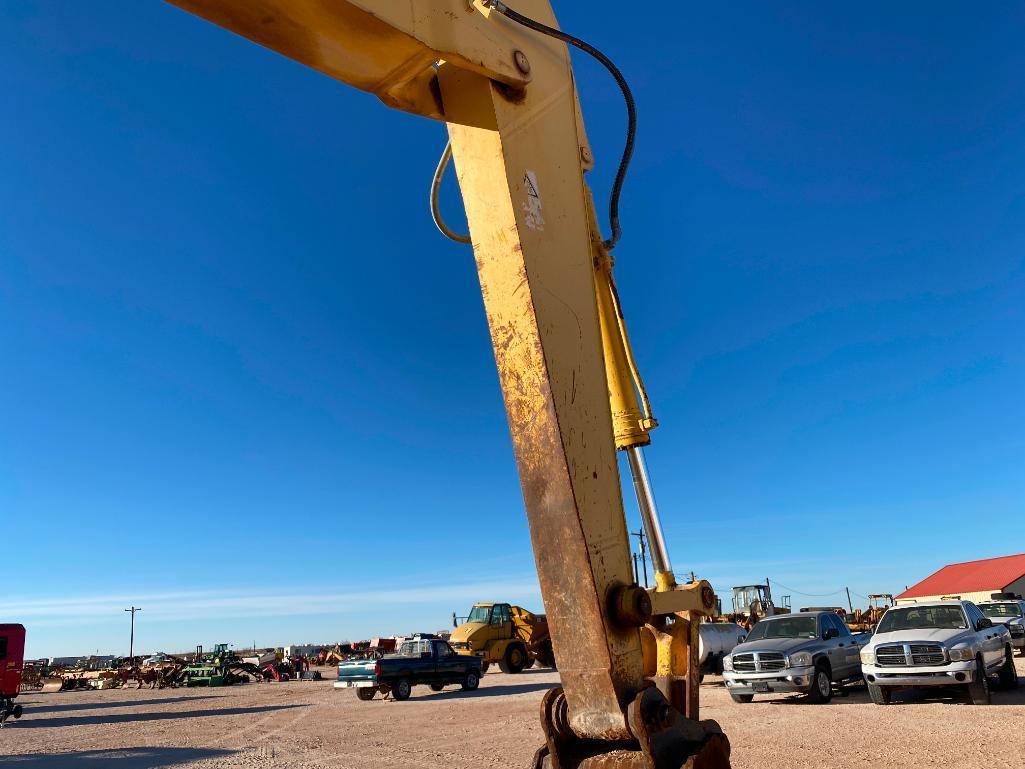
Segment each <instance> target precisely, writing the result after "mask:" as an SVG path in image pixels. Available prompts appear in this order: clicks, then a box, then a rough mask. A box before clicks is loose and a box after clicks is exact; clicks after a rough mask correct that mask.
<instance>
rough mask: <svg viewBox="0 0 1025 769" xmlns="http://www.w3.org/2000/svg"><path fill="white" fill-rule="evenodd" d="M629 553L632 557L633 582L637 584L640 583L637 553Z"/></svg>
mask: <svg viewBox="0 0 1025 769" xmlns="http://www.w3.org/2000/svg"><path fill="white" fill-rule="evenodd" d="M630 555H632V556H633V559H634V582H636V583H637V584H638V585H639V584H641V576H640V573H639V572H638V571H637V553H630Z"/></svg>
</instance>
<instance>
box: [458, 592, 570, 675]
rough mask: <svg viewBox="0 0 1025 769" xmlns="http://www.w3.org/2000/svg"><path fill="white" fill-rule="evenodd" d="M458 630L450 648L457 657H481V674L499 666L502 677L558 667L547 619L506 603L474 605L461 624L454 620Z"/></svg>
mask: <svg viewBox="0 0 1025 769" xmlns="http://www.w3.org/2000/svg"><path fill="white" fill-rule="evenodd" d="M452 624H453V625H455V630H453V631H452V636H451V637H450V638H449V645H451V647H452V648H453V649H455V650H456V653H458V654H465V655H470V656H475V657H481V658H482V659H483V661H484V664H483V665H482V672H485V673H486V672H487V670H488V666H489V665H492V664H496V665H498V667H499V668H500V669H501V670H502V672H503V673H519V672H521V671H522V670H523V669H524V668H528V667H530V666H531V665H533V664H535V662H536V663H538V664H540V665H541V666H543V667H548V668H554V667H555V652H554V651H553V649H552V637H551V634H550V633H549V632H548V618H547V617H545V615H543V614H534V613H533V612H529V611H527V610H526V609H524V608H522V607H519V606H512V605H511V604H507V603H475V604H474V605H473V608H472V609H471V610H470V614H469V615H468V616H467V617H466V621H465V622H462V623H459V622H458V621H457V620H456V619H455V618H454V617H453V622H452Z"/></svg>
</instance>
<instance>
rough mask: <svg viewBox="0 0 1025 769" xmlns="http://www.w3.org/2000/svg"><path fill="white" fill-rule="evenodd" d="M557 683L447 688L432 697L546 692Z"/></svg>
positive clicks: (451, 697)
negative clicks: (472, 689) (474, 688)
mask: <svg viewBox="0 0 1025 769" xmlns="http://www.w3.org/2000/svg"><path fill="white" fill-rule="evenodd" d="M555 686H556V684H550V683H549V684H543V683H542V684H520V685H519V686H517V685H516V684H505V685H502V686H487V687H484V686H482V687H481V688H480V689H476V690H474V691H472V692H464V691H462V690H461V689H452V690H446V691H443V692H438V693H434V692H431V694H430V695H428V696H429V697H431V699H442V700H461V699H473V698H476V697H501V696H502V695H504V694H527V693H528V692H545V691H548V690H549V689H552V688H554V687H555Z"/></svg>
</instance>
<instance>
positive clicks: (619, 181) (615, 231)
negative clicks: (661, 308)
mask: <svg viewBox="0 0 1025 769" xmlns="http://www.w3.org/2000/svg"><path fill="white" fill-rule="evenodd" d="M485 4H486V5H487V6H488V7H489V8H491V9H492V10H495V11H497V12H498V13H500V14H502V15H503V16H505V17H506V18H508V19H510V20H512V21H515V22H516V23H517V24H522V25H523V26H524V27H527V28H529V29H532V30H534V31H535V32H540V33H541V34H543V35H548V36H550V37H554V38H556V39H558V40H561V41H562V42H564V43H567V44H568V45H572V46H573V47H574V48H579V49H580V50H581V51H583V52H584V53H587V54H589V55H590V56H593V57H594V58H595V59H597V60H598V61H599V62H601V63H602V64H603V65H604V67H605V69H607V70H608V71H609V72H610V73H611V74H612V77H614V78H615V80H616V83H617V84H618V85H619V90H621V91H622V92H623V99H624V100H625V101H626V115H627V129H626V147H625V148H624V149H623V158H622V160H620V161H619V170H618V171H617V172H616V181H615V182H614V183H613V185H612V194H611V196H610V198H609V226H610V227H611V228H612V237H611V238H609V239H608V240H606V241H605V242H604V243H605V248H607V249H608V250H609V251H611V250H612V249H613V248H615V247H616V244H617V243H618V242H619V239H620V237H621V236H622V234H623V230H622V228H621V227H620V225H619V199H620V197H621V195H622V193H623V182H624V181H626V172H627V169H628V168H629V167H630V160H631V158H632V157H633V152H634V141H635V139H636V137H637V106H636V104H635V103H634V97H633V93H632V92H631V91H630V86H629V84H628V83H627V82H626V78H625V77H624V76H623V73H622V72H620V71H619V67H617V66H616V65H615V64H613V63H612V60H611V59H610V58H609V57H608V56H606V55H605V54H603V53H602V52H601V51H599V50H598V49H597V48H595V47H594V46H593V45H591V44H590V43H587V42H585V41H583V40H581V39H580V38H578V37H573V35H568V34H566V33H565V32H563V31H562V30H558V29H554V28H553V27H549V26H547V25H545V24H542V23H541V22H539V21H535V20H534V19H531V18H529V17H527V16H524V15H523V14H521V13H517V12H516V11H514V10H513V9H512V8H510V7H509V6H507V5H506V4H505V3H503V2H501V0H486V3H485Z"/></svg>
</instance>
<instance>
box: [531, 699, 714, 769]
mask: <svg viewBox="0 0 1025 769" xmlns="http://www.w3.org/2000/svg"><path fill="white" fill-rule="evenodd" d="M627 720H628V723H629V724H630V731H631V733H632V734H633V735H634V737H635V738H636V739H634V740H628V741H606V740H583V739H580V738H578V737H577V736H576V735H574V734H573V732H572V731H571V730H570V728H569V725H568V719H567V706H566V697H565V695H564V694H563V691H562V689H560V688H557V689H551V690H549V691H548V692H547V693H546V694H545V696H544V699H542V701H541V728H542V730H543V731H544V733H545V744H544V745H543V746H542V747H541V748H539V749H538V751H537V752H536V753H535V754H534V760H533V763H532V764H531V769H730V743H729V740H727V739H726V736H725V735H724V734H723V733H722V729H720V728H719V724H717V723H716V722H715V721H692V720H690V719H688V718H685V717H684V716H683V714H681V713H680V712H679V711H677V710H676V709H675V708H673V707H672V706H671V705H670V704H669V702H668V701H667V700H666V698H665V697H664V696H663V695H662V693H661V692H660V691H659V690H658V689H656V688H654V687H648V688H646V689H644V690H643V691H641V692H640V694H638V695H637V697H636V698H635V699H634V701H633V702H631V703H630V705H629V707H628V708H627Z"/></svg>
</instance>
